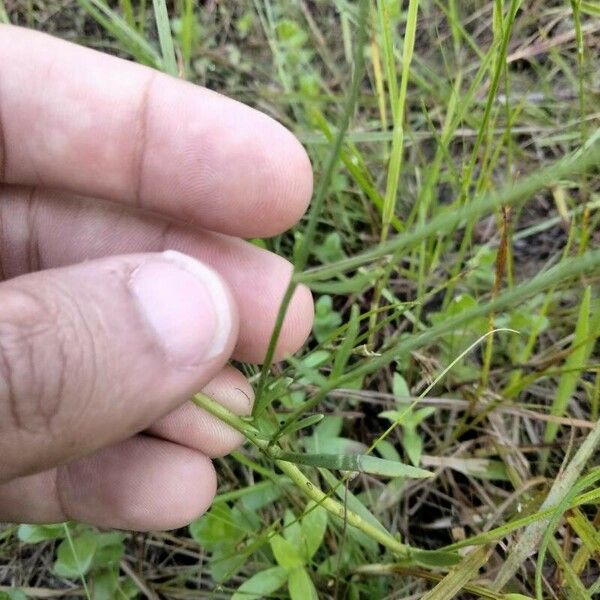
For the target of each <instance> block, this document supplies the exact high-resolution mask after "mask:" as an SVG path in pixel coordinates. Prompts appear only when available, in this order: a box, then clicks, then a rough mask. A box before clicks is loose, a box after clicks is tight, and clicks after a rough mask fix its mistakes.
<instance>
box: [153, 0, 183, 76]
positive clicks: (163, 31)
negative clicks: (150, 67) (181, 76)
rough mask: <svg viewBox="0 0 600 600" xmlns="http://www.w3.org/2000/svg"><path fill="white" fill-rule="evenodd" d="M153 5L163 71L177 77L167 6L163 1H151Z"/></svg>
mask: <svg viewBox="0 0 600 600" xmlns="http://www.w3.org/2000/svg"><path fill="white" fill-rule="evenodd" d="M152 2H153V5H154V18H155V20H156V29H157V30H158V39H159V41H160V48H161V51H162V58H163V65H164V70H165V72H167V73H168V74H169V75H173V76H174V77H177V75H178V69H177V60H176V59H175V48H174V46H173V35H172V34H171V23H170V21H169V13H168V12H167V4H166V2H165V0H152Z"/></svg>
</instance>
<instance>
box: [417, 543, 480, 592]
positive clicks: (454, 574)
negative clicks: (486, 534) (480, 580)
mask: <svg viewBox="0 0 600 600" xmlns="http://www.w3.org/2000/svg"><path fill="white" fill-rule="evenodd" d="M489 555H490V550H488V549H487V548H477V550H474V551H473V552H471V553H470V554H469V555H468V556H467V557H466V558H465V559H464V560H463V561H462V562H461V563H460V564H459V565H457V566H456V567H454V568H453V569H452V570H451V571H450V573H448V575H446V576H445V577H444V579H442V580H441V581H440V582H439V583H438V584H437V585H436V586H435V587H434V588H433V589H432V590H431V591H429V592H427V594H425V595H424V596H423V597H422V600H450V599H451V598H455V597H456V594H458V592H460V591H461V590H462V589H463V588H464V587H465V585H467V584H468V583H469V581H471V579H473V578H474V577H475V576H476V575H477V573H478V572H479V569H480V568H481V566H482V565H483V564H484V563H485V562H486V561H487V559H488V557H489Z"/></svg>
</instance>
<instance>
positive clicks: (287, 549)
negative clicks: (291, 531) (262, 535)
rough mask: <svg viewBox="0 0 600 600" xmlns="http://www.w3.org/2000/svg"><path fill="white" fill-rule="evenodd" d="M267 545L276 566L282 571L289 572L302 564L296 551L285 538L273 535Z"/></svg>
mask: <svg viewBox="0 0 600 600" xmlns="http://www.w3.org/2000/svg"><path fill="white" fill-rule="evenodd" d="M269 543H270V544H271V550H273V555H274V556H275V560H276V561H277V564H278V565H280V566H281V567H283V568H284V569H287V570H288V571H291V570H293V569H296V568H298V567H301V566H302V565H303V564H304V561H303V560H302V557H301V556H300V554H299V553H298V550H297V549H296V548H294V546H292V544H290V542H288V541H287V540H286V539H285V538H283V537H281V536H280V535H274V536H273V537H272V538H271V539H270V540H269Z"/></svg>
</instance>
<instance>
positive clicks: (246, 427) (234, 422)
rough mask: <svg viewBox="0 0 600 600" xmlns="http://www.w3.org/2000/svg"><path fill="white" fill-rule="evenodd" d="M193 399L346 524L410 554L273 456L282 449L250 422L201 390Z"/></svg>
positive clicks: (309, 496)
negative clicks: (239, 434)
mask: <svg viewBox="0 0 600 600" xmlns="http://www.w3.org/2000/svg"><path fill="white" fill-rule="evenodd" d="M192 401H193V402H194V404H196V406H198V407H200V408H202V409H203V410H205V411H206V412H208V413H210V414H211V415H213V416H214V417H217V418H218V419H220V420H221V421H223V422H224V423H226V424H227V425H229V426H230V427H233V429H235V430H237V431H239V432H240V433H241V434H242V435H244V436H245V437H246V438H247V439H248V440H249V441H250V442H252V443H253V444H254V445H255V446H256V447H257V448H259V449H260V450H261V451H262V452H264V453H265V454H266V455H267V456H269V457H270V458H272V459H273V460H274V462H275V464H276V465H277V467H278V468H279V469H280V470H281V471H282V472H283V473H284V474H285V475H287V476H288V477H289V478H290V479H291V480H292V481H293V482H294V484H295V485H296V487H297V488H298V489H299V490H300V491H301V492H302V493H303V494H304V495H305V496H307V497H308V498H310V499H311V500H314V501H315V502H316V503H318V504H320V505H321V506H322V507H323V508H324V509H325V510H327V511H328V512H330V513H331V514H333V515H335V516H336V517H340V518H341V519H344V518H345V519H346V520H347V521H348V524H350V525H352V526H354V527H356V528H357V529H360V530H361V531H362V532H363V533H364V534H366V535H368V536H369V537H370V538H372V539H374V540H376V541H377V542H379V543H380V544H381V545H383V546H385V547H386V548H389V549H390V550H391V551H392V552H395V553H396V554H399V555H401V556H404V557H409V555H410V547H409V546H406V545H405V544H402V543H401V542H399V541H398V540H397V539H396V538H394V537H393V536H391V535H390V534H389V533H388V532H385V531H382V530H381V529H379V528H377V527H374V526H373V525H371V524H370V523H368V522H367V521H365V520H364V519H363V518H361V517H360V516H359V515H357V514H356V513H354V512H352V511H351V510H349V509H348V508H345V507H344V506H343V505H342V504H340V503H339V502H337V501H336V500H334V499H333V498H330V497H329V496H328V495H327V494H326V493H325V492H323V491H322V490H321V489H320V488H319V487H318V486H317V485H315V484H314V483H313V482H312V481H310V479H308V477H306V475H304V473H302V471H301V470H300V469H299V468H298V467H297V466H296V465H294V464H293V463H290V462H286V461H284V460H278V459H277V458H273V453H275V454H277V453H278V452H281V449H280V448H278V447H277V446H273V445H271V446H269V442H268V441H267V440H264V439H262V438H261V437H260V434H259V433H258V431H257V430H256V429H254V427H252V425H250V424H249V423H248V422H247V421H245V420H244V419H242V418H241V417H238V416H237V415H235V414H233V413H232V412H231V411H229V410H228V409H226V408H225V407H224V406H222V405H221V404H219V403H218V402H215V401H214V400H212V399H211V398H209V397H208V396H205V395H204V394H195V395H194V397H193V398H192Z"/></svg>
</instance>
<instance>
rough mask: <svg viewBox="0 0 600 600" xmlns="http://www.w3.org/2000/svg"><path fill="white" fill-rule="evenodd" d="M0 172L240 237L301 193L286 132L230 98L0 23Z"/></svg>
mask: <svg viewBox="0 0 600 600" xmlns="http://www.w3.org/2000/svg"><path fill="white" fill-rule="evenodd" d="M0 55H1V56H2V57H3V60H2V66H1V68H0V182H2V181H3V182H5V183H17V184H24V185H36V186H44V187H50V188H59V189H65V190H69V191H73V192H77V193H80V194H85V195H90V196H96V197H101V198H105V199H109V200H115V201H118V202H123V203H129V204H131V203H135V204H137V205H139V206H140V207H142V208H146V209H149V210H152V211H156V212H160V213H163V214H165V215H168V216H172V217H175V218H178V219H184V220H186V221H190V222H194V223H197V224H199V225H202V226H203V227H206V228H209V229H213V230H215V231H220V232H223V233H228V234H231V235H240V236H268V235H274V234H277V233H280V232H281V231H283V230H285V229H287V228H288V227H290V226H291V225H293V224H294V223H295V222H296V221H297V220H298V219H299V218H300V216H301V215H302V214H303V213H304V211H305V209H306V206H307V204H308V202H309V200H310V195H311V192H312V171H311V167H310V162H309V160H308V157H307V155H306V152H305V151H304V149H303V148H302V146H301V145H300V143H299V142H298V141H297V140H296V138H295V137H294V136H293V135H292V134H291V133H290V132H289V131H288V130H287V129H285V128H284V127H283V126H282V125H280V124H279V123H277V122H276V121H274V120H273V119H271V118H270V117H268V116H267V115H265V114H263V113H261V112H259V111H256V110H254V109H251V108H249V107H247V106H245V105H243V104H241V103H239V102H236V101H234V100H231V99H229V98H226V97H224V96H221V95H219V94H217V93H215V92H211V91H210V90H207V89H205V88H201V87H198V86H195V85H192V84H190V83H186V82H184V81H181V80H178V79H174V78H172V77H169V76H167V75H164V74H161V73H158V72H156V71H153V70H152V69H149V68H147V67H143V66H140V65H136V64H134V63H131V62H128V61H125V60H121V59H118V58H114V57H111V56H108V55H105V54H102V53H100V52H96V51H93V50H89V49H86V48H82V47H79V46H76V45H74V44H70V43H68V42H64V41H61V40H58V39H55V38H52V37H50V36H47V35H44V34H41V33H36V32H32V31H28V30H25V29H21V28H17V27H11V26H0Z"/></svg>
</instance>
